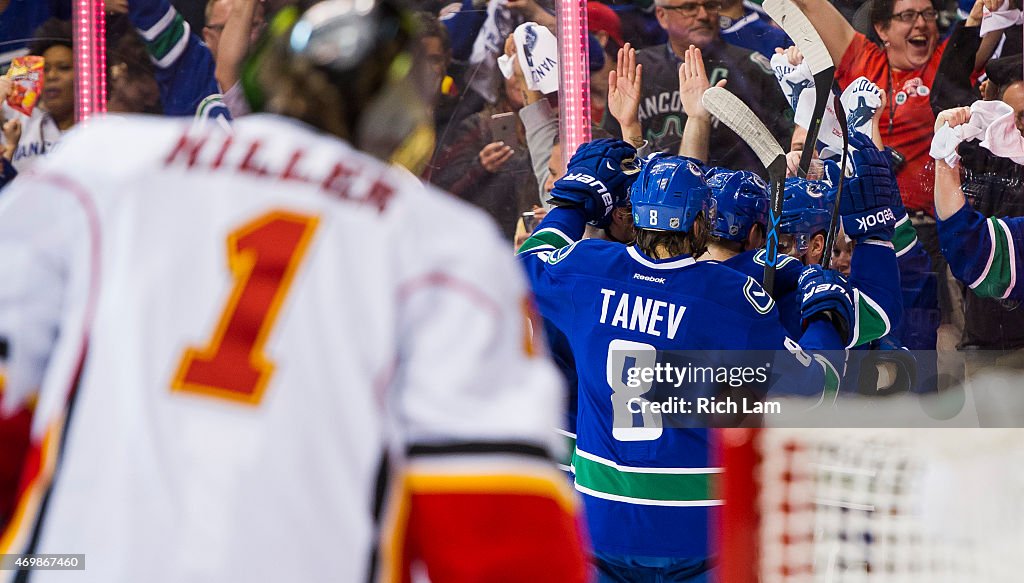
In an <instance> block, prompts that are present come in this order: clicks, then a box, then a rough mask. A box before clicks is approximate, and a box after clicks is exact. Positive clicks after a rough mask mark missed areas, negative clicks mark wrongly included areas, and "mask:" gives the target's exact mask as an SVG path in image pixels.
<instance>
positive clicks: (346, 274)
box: [0, 115, 562, 582]
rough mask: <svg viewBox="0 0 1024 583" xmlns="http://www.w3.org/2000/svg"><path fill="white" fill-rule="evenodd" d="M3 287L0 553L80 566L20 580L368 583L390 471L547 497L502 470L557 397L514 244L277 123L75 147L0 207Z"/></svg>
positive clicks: (531, 470)
mask: <svg viewBox="0 0 1024 583" xmlns="http://www.w3.org/2000/svg"><path fill="white" fill-rule="evenodd" d="M0 274H2V279H3V280H4V282H3V283H2V284H0V337H4V338H6V339H7V341H8V343H9V347H10V348H9V362H8V363H7V375H6V389H5V393H4V394H3V395H2V399H3V404H4V405H5V407H6V408H7V410H10V409H13V408H15V407H17V406H18V405H19V404H20V403H22V402H23V401H24V400H25V399H29V398H31V397H32V395H33V394H34V393H35V392H36V391H37V390H38V395H39V402H38V406H37V410H36V416H35V418H34V425H33V443H34V444H35V447H34V449H33V451H31V452H30V453H29V463H28V469H27V471H28V472H29V477H30V478H32V480H31V481H30V482H28V488H27V489H26V490H25V491H24V492H23V495H22V497H21V499H20V501H19V506H18V514H17V515H16V516H15V518H14V520H13V522H12V524H11V526H10V527H9V528H8V529H7V531H6V533H5V534H4V538H3V541H2V547H0V552H3V553H10V552H23V551H25V550H31V551H33V552H37V553H84V554H85V555H86V571H85V572H84V573H68V572H61V571H37V572H35V573H33V576H32V579H31V580H32V581H33V582H38V581H43V582H45V581H51V580H74V581H104V582H112V581H125V582H139V581H147V582H159V581H167V582H180V581H211V582H223V581H246V582H248V581H275V582H282V581H322V580H325V581H345V582H351V581H364V580H367V578H368V577H370V576H371V573H372V572H373V571H374V569H375V567H373V566H372V565H374V564H377V565H378V567H377V568H376V569H377V571H378V573H377V574H378V575H382V573H380V572H379V571H380V569H381V568H384V569H385V570H386V568H387V566H386V565H385V566H384V567H379V565H381V564H384V561H385V560H386V559H387V558H388V557H387V555H388V553H389V549H388V548H386V545H385V546H383V547H380V546H378V540H379V538H378V535H380V534H381V533H383V535H384V536H385V538H386V537H387V536H388V535H387V525H388V520H389V518H388V517H389V507H390V506H389V505H390V502H393V501H394V499H395V498H396V496H394V494H395V493H396V492H399V491H400V490H401V488H400V484H399V483H400V482H401V480H396V479H395V478H394V477H395V476H396V475H398V473H397V472H394V471H393V472H391V473H389V472H387V471H382V467H388V466H387V465H386V464H385V463H384V460H385V457H386V454H388V455H390V461H391V464H390V467H391V468H392V469H394V468H405V469H406V470H408V469H409V468H413V467H415V465H416V463H418V462H417V458H416V457H415V456H414V455H410V454H409V452H410V451H412V452H413V453H415V451H416V448H417V447H420V448H422V450H423V451H426V452H428V453H434V454H438V453H445V452H447V453H453V454H460V455H457V456H455V457H449V458H447V459H444V460H438V459H437V458H436V457H434V458H429V459H427V458H424V461H423V462H422V463H423V464H426V465H427V466H429V465H430V463H435V464H436V466H437V467H438V468H442V467H443V468H448V469H450V470H451V471H452V472H454V473H456V474H459V473H465V471H466V464H467V460H468V459H469V458H467V455H466V454H467V452H473V453H474V454H475V455H479V454H481V453H488V452H489V453H492V454H496V457H495V456H492V457H493V459H492V460H491V461H489V462H481V464H482V465H481V466H480V467H489V468H494V467H498V466H500V465H501V464H505V466H502V467H505V468H506V469H507V468H509V467H514V468H517V469H516V471H518V472H519V473H520V474H522V475H532V476H545V478H543V479H547V477H548V476H549V473H548V472H549V469H550V476H553V478H552V483H555V482H559V483H560V481H561V478H560V477H559V476H558V474H557V471H556V470H555V469H554V466H553V465H551V464H548V463H547V461H546V460H543V459H541V458H542V457H543V456H539V457H537V456H533V457H531V456H520V458H519V460H518V461H508V460H511V459H512V458H513V457H515V456H514V455H513V454H515V453H517V452H519V453H522V452H524V451H534V450H536V451H544V450H548V451H550V450H552V449H554V448H555V444H554V443H553V441H552V437H553V436H554V434H553V433H552V432H551V431H550V428H551V427H554V426H555V424H556V422H557V420H558V419H559V414H560V408H561V406H562V400H561V399H562V394H561V390H562V389H561V386H560V381H559V380H558V378H559V377H558V375H557V373H556V372H555V370H554V368H553V367H552V366H551V365H550V364H549V362H548V360H547V357H546V356H544V355H542V354H541V355H538V354H537V353H536V349H535V346H534V344H533V343H532V342H531V340H530V335H529V327H530V325H529V321H528V319H527V318H525V317H524V313H527V312H528V311H529V307H528V301H527V295H526V289H525V287H524V281H523V279H522V277H521V276H520V274H519V273H518V269H517V266H516V265H514V259H513V257H512V256H511V254H510V253H509V252H508V244H507V242H504V241H501V240H500V239H499V237H498V235H497V230H496V229H495V228H494V227H493V226H492V225H491V224H490V222H489V220H488V219H486V218H485V217H484V215H483V214H482V213H480V212H478V211H476V210H473V209H471V208H470V207H468V206H467V205H465V204H462V203H460V202H458V201H456V200H455V199H454V198H453V197H450V196H448V195H445V194H443V193H439V192H435V191H433V190H431V189H430V188H428V187H425V186H423V185H421V183H420V182H419V181H418V180H416V179H415V178H414V177H412V176H411V175H407V174H405V173H404V172H403V171H401V170H397V169H394V168H392V167H388V166H385V165H384V164H382V163H380V162H378V161H377V160H375V159H372V158H370V157H368V156H366V155H363V154H361V153H359V152H357V151H355V150H353V149H352V148H351V147H349V146H348V145H346V144H344V143H342V142H340V141H338V140H336V139H333V138H330V137H326V136H323V135H321V134H317V133H315V132H314V131H312V130H310V129H309V128H307V127H305V126H303V125H301V124H298V123H296V122H292V121H290V120H285V119H281V118H277V117H273V116H263V115H257V116H251V117H246V118H244V119H243V120H241V121H239V122H238V123H237V124H236V125H235V126H234V129H233V132H232V133H230V134H228V133H225V132H224V130H222V129H220V128H218V127H214V126H206V127H200V128H197V127H192V126H190V125H188V124H186V123H181V122H177V121H171V120H161V119H147V118H126V119H120V120H115V119H110V120H101V121H97V122H93V123H92V124H91V126H90V127H87V128H85V129H82V130H76V131H75V132H73V133H71V134H69V135H67V136H65V141H64V142H63V144H62V148H61V150H60V151H58V152H57V153H55V154H54V155H53V156H51V157H49V158H48V159H46V160H44V161H41V162H40V163H39V165H38V167H37V168H36V171H35V172H34V173H33V175H31V176H23V177H20V178H19V179H18V180H17V181H16V182H15V183H14V185H12V186H11V187H10V188H9V189H8V190H7V191H5V192H3V193H2V195H0ZM62 439H63V442H62ZM481 443H482V444H484V445H483V446H480V445H479V444H481ZM472 444H478V445H477V446H474V445H472ZM488 444H489V445H488ZM531 448H532V449H531ZM428 457H429V456H428ZM431 460H434V461H433V462H431ZM495 460H506V461H507V463H506V462H505V461H501V462H499V461H495ZM495 464H498V465H495ZM509 464H511V465H509ZM439 471H440V470H439ZM446 471H447V470H446ZM487 471H490V470H487ZM503 471H505V470H503ZM484 473H487V472H484ZM506 473H507V472H506ZM388 476H390V477H391V478H392V479H390V480H388V479H387V477H388ZM552 487H554V486H552ZM389 493H390V494H392V495H391V496H389V495H388V494H389ZM44 502H45V505H44V504H43V503H44ZM36 522H38V526H36ZM375 557H376V558H379V559H380V561H377V562H376V563H375V561H374V558H375ZM392 559H394V557H392ZM384 574H386V573H384Z"/></svg>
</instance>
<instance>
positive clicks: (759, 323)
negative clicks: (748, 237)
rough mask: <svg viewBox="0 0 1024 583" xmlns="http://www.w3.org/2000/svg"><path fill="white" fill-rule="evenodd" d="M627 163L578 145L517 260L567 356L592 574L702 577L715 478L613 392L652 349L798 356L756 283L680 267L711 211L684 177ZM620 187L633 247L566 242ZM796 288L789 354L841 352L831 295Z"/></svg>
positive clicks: (655, 165)
mask: <svg viewBox="0 0 1024 583" xmlns="http://www.w3.org/2000/svg"><path fill="white" fill-rule="evenodd" d="M634 157H635V150H634V149H633V148H632V146H630V145H629V144H626V143H625V142H622V141H618V140H596V141H594V142H590V143H588V144H584V145H583V146H581V147H580V149H579V150H578V151H577V152H576V154H575V155H574V156H573V158H572V160H571V161H570V164H569V171H568V173H567V174H566V175H565V176H564V177H563V178H562V179H561V180H559V181H558V182H557V183H556V184H555V187H554V189H553V190H552V193H551V194H552V197H553V200H554V203H555V205H556V207H555V208H553V209H552V210H551V212H549V213H548V215H547V217H545V219H544V221H543V222H542V223H541V224H540V226H539V228H538V230H537V231H536V232H535V233H534V235H533V237H531V238H530V239H529V240H527V242H526V243H525V244H524V245H523V247H522V248H521V250H520V255H519V256H520V258H521V261H522V262H523V265H524V267H525V268H526V270H527V273H528V276H529V278H530V280H531V283H532V286H533V290H534V294H535V296H536V298H537V302H538V304H539V307H540V311H541V314H542V315H543V316H544V317H545V318H546V319H548V321H549V322H550V323H551V324H552V325H554V326H555V327H557V328H558V330H560V331H561V332H563V333H564V334H565V336H566V338H567V339H568V342H569V344H570V346H571V349H572V352H573V355H574V356H575V360H576V364H577V372H578V373H579V404H578V422H577V438H578V441H577V447H576V452H575V456H574V469H575V483H576V489H577V490H579V491H580V492H582V493H583V494H584V502H585V508H586V514H587V520H588V523H589V527H590V528H589V530H590V534H591V538H592V541H593V545H594V551H595V557H596V562H597V566H598V568H599V569H600V570H601V571H602V573H604V574H608V575H610V576H612V577H614V576H616V575H622V574H623V573H626V572H629V573H633V574H635V573H646V574H648V575H650V574H653V573H658V574H661V575H663V576H665V577H666V578H665V579H663V580H666V581H669V580H670V581H679V580H684V579H685V578H687V577H696V576H700V575H701V574H702V573H705V572H707V571H708V570H709V569H710V563H709V562H708V557H709V552H708V544H707V539H706V533H707V523H708V512H709V508H710V507H713V506H716V505H717V504H719V501H718V500H717V499H716V498H715V495H714V493H713V490H714V481H715V479H716V475H717V473H718V471H719V470H718V469H717V468H713V467H711V466H712V462H711V460H710V456H709V453H708V447H707V444H708V435H707V432H706V430H703V429H683V428H678V427H668V425H669V424H668V422H663V419H662V416H661V414H659V413H652V412H649V411H648V412H646V413H644V414H642V415H635V413H637V411H636V410H634V409H630V408H629V407H630V405H629V403H630V402H632V401H635V400H637V399H639V400H643V399H642V395H644V394H645V393H647V392H648V391H649V390H651V385H650V384H649V383H648V384H647V385H646V386H644V385H640V386H634V385H631V384H628V383H627V382H625V381H624V379H625V378H626V375H627V373H628V371H629V370H631V369H632V368H635V367H642V366H647V365H652V364H653V362H654V359H655V358H656V355H657V354H658V353H659V352H661V351H668V350H704V351H729V350H744V349H767V350H785V349H786V347H789V348H791V349H793V350H794V351H799V347H798V346H796V344H795V343H794V342H793V341H791V340H787V339H786V336H785V332H784V331H783V329H782V326H781V325H780V323H779V319H778V313H777V311H776V309H775V306H774V302H773V300H772V298H771V297H770V296H768V294H767V293H765V292H764V290H763V289H761V286H760V285H759V284H758V283H757V282H756V281H754V280H753V279H752V278H749V277H747V276H745V275H742V274H740V273H739V272H737V271H734V270H732V269H730V268H728V267H725V266H723V265H721V264H719V263H717V262H714V261H704V262H697V261H695V260H694V256H696V255H700V254H702V253H703V252H704V250H705V248H706V246H707V242H708V238H709V236H710V232H711V226H710V219H711V216H710V214H711V212H712V207H713V205H712V202H711V196H710V192H709V190H708V187H707V184H706V183H705V181H704V177H703V174H702V173H701V171H700V169H699V168H698V167H697V165H696V164H695V163H694V162H693V161H692V160H691V159H688V158H682V157H666V156H656V157H654V158H652V159H650V160H649V161H647V162H646V163H645V165H644V168H643V170H640V171H639V172H638V169H637V168H636V166H635V164H636V162H635V159H634ZM634 180H635V184H632V183H633V182H634ZM630 184H632V189H631V191H632V194H631V196H630V200H631V203H632V208H633V219H634V222H635V225H636V227H637V234H636V237H635V241H634V243H633V244H630V245H621V244H617V243H611V242H608V241H600V240H593V239H590V240H580V239H581V238H582V236H583V231H584V225H585V223H586V222H587V221H600V220H601V219H603V218H604V217H606V216H607V215H608V214H609V213H611V212H612V209H613V208H614V207H615V204H616V203H617V202H618V201H619V200H621V199H622V198H623V197H625V196H626V192H627V189H628V188H629V187H630ZM801 285H802V290H803V293H802V298H803V300H804V302H803V308H804V310H803V314H804V318H805V323H806V325H807V326H806V330H807V331H806V333H805V334H804V336H803V338H802V339H801V340H802V341H805V342H806V343H807V347H813V348H821V349H839V348H842V347H843V346H845V345H846V343H847V340H848V335H849V332H848V330H849V322H852V321H853V308H852V301H851V295H850V290H849V286H848V285H847V284H846V282H845V280H843V278H842V277H841V276H839V275H838V274H835V273H834V272H825V271H823V270H821V269H820V267H812V268H809V271H808V272H807V273H806V274H805V278H804V280H803V281H801ZM800 354H801V355H802V354H803V353H802V351H801V352H800ZM812 362H813V363H820V367H818V368H817V369H816V370H814V369H815V367H817V366H818V365H817V364H810V367H811V368H808V369H805V370H806V371H807V372H809V373H813V374H809V375H808V376H809V377H813V378H814V379H815V380H816V382H818V383H823V382H824V378H823V377H824V376H825V373H826V372H829V373H830V374H833V375H834V373H832V371H831V370H830V369H829V365H828V363H822V362H821V361H819V360H813V361H812ZM630 363H633V364H630ZM820 386H821V385H819V392H820ZM648 397H650V395H648ZM635 404H636V403H635V402H634V405H635Z"/></svg>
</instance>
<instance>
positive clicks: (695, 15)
mask: <svg viewBox="0 0 1024 583" xmlns="http://www.w3.org/2000/svg"><path fill="white" fill-rule="evenodd" d="M654 5H655V9H654V15H655V17H656V18H657V20H658V24H659V25H660V26H661V28H663V29H664V30H665V32H666V35H667V36H668V42H667V43H665V44H663V45H654V46H650V47H647V48H645V49H643V50H641V51H638V52H637V53H636V62H637V64H638V65H642V71H643V76H642V82H641V90H640V95H641V99H640V107H639V111H638V116H637V117H638V120H639V122H640V127H641V130H642V132H643V138H644V139H645V140H647V141H648V142H649V143H650V144H651V147H652V148H653V149H654V150H655V151H667V152H670V153H672V154H675V153H677V152H678V151H679V142H680V140H681V138H682V135H683V128H684V127H685V125H686V123H687V122H686V120H687V117H686V113H685V111H684V110H683V106H682V102H681V101H680V98H679V83H680V80H679V67H680V65H681V64H682V62H683V59H684V57H685V55H686V51H687V49H688V48H689V47H690V46H691V45H693V46H695V47H697V48H699V49H700V50H701V53H702V55H703V58H704V64H705V69H706V70H707V75H708V79H709V81H710V83H711V85H715V84H717V83H718V82H719V81H721V80H723V79H724V80H727V85H726V87H727V88H728V89H729V90H730V91H732V92H733V93H735V94H736V95H737V96H739V97H740V99H742V100H744V101H745V102H746V103H747V105H749V106H750V107H751V109H753V110H754V112H755V113H757V114H759V117H760V118H761V119H763V120H765V122H766V124H767V125H768V128H769V129H770V130H773V132H775V133H776V134H777V135H789V134H790V133H792V130H793V125H792V121H791V120H792V113H791V112H790V110H789V106H788V105H787V104H786V100H785V98H784V97H783V96H782V93H781V92H780V91H779V90H778V85H777V84H776V82H775V77H774V75H773V73H772V70H771V66H770V64H769V63H768V59H766V58H765V57H764V56H763V55H761V54H760V53H756V52H753V51H750V50H747V49H744V48H740V47H738V46H733V45H731V44H728V43H726V42H725V41H724V40H722V38H721V36H720V31H719V17H720V12H721V10H722V2H721V0H655V4H654ZM617 125H618V124H616V123H615V120H614V119H612V118H611V116H605V120H604V126H605V128H606V129H608V130H609V132H611V133H612V135H619V128H618V127H617ZM708 163H709V164H710V165H713V166H723V167H726V168H731V169H737V170H750V171H753V172H758V173H763V172H764V167H763V166H761V164H760V163H759V162H758V160H757V157H756V156H755V155H754V152H753V151H752V150H751V149H750V147H749V146H747V144H746V143H745V142H743V140H741V139H740V138H739V136H737V135H736V134H735V133H733V132H732V130H729V129H728V128H726V127H725V126H724V125H722V124H717V125H716V126H715V127H712V129H711V135H710V152H709V160H708Z"/></svg>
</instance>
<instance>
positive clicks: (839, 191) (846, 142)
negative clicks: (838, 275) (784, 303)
mask: <svg viewBox="0 0 1024 583" xmlns="http://www.w3.org/2000/svg"><path fill="white" fill-rule="evenodd" d="M839 97H840V96H839V95H838V94H835V93H833V94H832V98H833V99H834V100H835V101H833V102H832V103H833V107H834V108H835V110H836V119H837V120H839V129H840V130H841V131H842V132H843V155H842V157H841V158H840V159H839V160H840V162H839V186H837V187H836V200H835V202H834V203H832V220H831V222H829V224H828V233H826V234H825V250H824V252H823V253H822V255H821V266H822V267H824V268H825V269H828V268H829V266H830V265H832V247H833V246H834V245H835V244H836V236H837V235H838V234H839V201H840V199H842V197H843V179H844V178H845V177H846V156H847V152H848V151H849V149H850V128H849V127H847V123H846V108H844V107H843V102H842V100H841V99H840V98H839Z"/></svg>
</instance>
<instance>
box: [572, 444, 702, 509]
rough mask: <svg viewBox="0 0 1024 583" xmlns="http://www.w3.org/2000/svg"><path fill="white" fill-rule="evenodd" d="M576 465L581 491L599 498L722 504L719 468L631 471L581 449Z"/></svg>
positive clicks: (661, 504) (635, 469) (577, 453)
mask: <svg viewBox="0 0 1024 583" xmlns="http://www.w3.org/2000/svg"><path fill="white" fill-rule="evenodd" d="M598 460H600V461H598ZM573 461H574V463H575V469H576V486H577V488H579V489H581V490H583V491H584V492H586V493H588V494H591V495H594V496H597V497H599V498H608V499H611V500H620V501H622V502H628V503H632V504H650V505H660V506H712V505H716V504H718V502H719V501H718V500H716V499H714V498H713V494H712V492H714V491H715V490H714V488H715V487H716V484H715V481H716V478H715V476H716V475H717V474H718V469H717V468H694V469H688V468H631V467H627V466H618V465H615V464H614V463H613V462H611V461H609V460H605V459H601V458H598V457H597V456H595V455H593V454H588V453H586V452H581V451H580V450H579V449H577V450H576V455H575V456H574V458H573ZM655 472H657V473H655ZM670 472H677V473H670ZM678 472H687V473H678Z"/></svg>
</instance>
